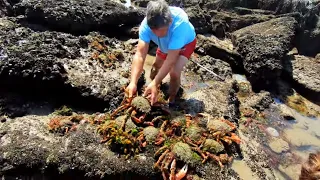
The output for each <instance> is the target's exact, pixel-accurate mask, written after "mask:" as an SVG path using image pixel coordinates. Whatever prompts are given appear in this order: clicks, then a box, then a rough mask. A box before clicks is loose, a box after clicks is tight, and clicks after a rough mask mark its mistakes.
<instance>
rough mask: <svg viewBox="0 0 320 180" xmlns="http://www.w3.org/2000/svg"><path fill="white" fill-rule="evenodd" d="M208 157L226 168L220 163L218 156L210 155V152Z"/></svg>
mask: <svg viewBox="0 0 320 180" xmlns="http://www.w3.org/2000/svg"><path fill="white" fill-rule="evenodd" d="M207 155H208V156H209V157H210V158H211V159H213V160H215V161H217V162H218V163H219V165H220V167H221V168H223V167H224V166H223V164H222V163H221V161H220V158H219V157H218V156H216V155H214V154H210V153H209V152H207Z"/></svg>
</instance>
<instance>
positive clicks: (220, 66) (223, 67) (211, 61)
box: [186, 55, 232, 81]
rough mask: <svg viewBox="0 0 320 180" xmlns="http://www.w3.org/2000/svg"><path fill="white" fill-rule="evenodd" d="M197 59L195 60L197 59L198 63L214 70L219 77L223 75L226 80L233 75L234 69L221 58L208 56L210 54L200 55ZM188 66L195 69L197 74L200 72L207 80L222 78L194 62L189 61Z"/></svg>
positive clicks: (188, 68)
mask: <svg viewBox="0 0 320 180" xmlns="http://www.w3.org/2000/svg"><path fill="white" fill-rule="evenodd" d="M197 60H198V61H197ZM197 60H194V61H196V62H197V63H199V64H201V65H202V66H204V67H206V68H207V69H209V70H210V71H212V72H214V73H215V74H217V75H218V76H219V77H221V78H222V79H223V80H225V79H226V78H231V77H232V69H231V67H230V65H229V64H228V63H227V62H224V61H221V60H219V59H215V58H213V57H211V56H208V55H206V56H203V57H200V58H198V59H197ZM186 68H187V70H189V71H193V72H195V73H196V74H199V75H200V77H201V79H203V80H205V81H207V80H220V79H219V77H217V76H215V75H213V74H211V73H210V72H208V71H207V70H205V69H203V68H201V67H200V66H198V65H196V64H195V63H193V62H189V63H188V64H187V66H186Z"/></svg>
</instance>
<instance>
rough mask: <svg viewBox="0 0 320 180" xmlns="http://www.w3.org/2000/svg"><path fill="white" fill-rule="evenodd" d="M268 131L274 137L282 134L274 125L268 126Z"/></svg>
mask: <svg viewBox="0 0 320 180" xmlns="http://www.w3.org/2000/svg"><path fill="white" fill-rule="evenodd" d="M266 131H267V133H268V134H269V135H270V136H273V137H278V136H279V135H280V134H279V132H278V131H277V130H276V129H275V128H273V127H267V128H266Z"/></svg>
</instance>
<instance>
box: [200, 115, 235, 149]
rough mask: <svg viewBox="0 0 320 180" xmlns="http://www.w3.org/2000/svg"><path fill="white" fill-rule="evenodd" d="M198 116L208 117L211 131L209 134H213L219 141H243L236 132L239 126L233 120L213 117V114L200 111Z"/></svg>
mask: <svg viewBox="0 0 320 180" xmlns="http://www.w3.org/2000/svg"><path fill="white" fill-rule="evenodd" d="M198 116H200V117H207V118H208V120H207V128H208V130H209V132H210V133H209V134H210V135H209V136H212V137H213V138H214V139H215V140H216V141H217V142H219V143H221V140H222V141H224V142H226V143H227V144H229V145H230V144H232V142H235V143H237V144H240V143H241V139H240V138H239V136H238V135H236V134H235V133H234V131H235V130H236V128H237V127H236V126H235V125H234V124H233V123H232V122H230V121H228V120H226V119H224V118H218V119H217V118H213V117H212V116H211V115H209V114H204V113H199V114H198Z"/></svg>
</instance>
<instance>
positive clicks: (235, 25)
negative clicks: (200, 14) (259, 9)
mask: <svg viewBox="0 0 320 180" xmlns="http://www.w3.org/2000/svg"><path fill="white" fill-rule="evenodd" d="M209 14H210V16H211V22H212V26H213V27H215V26H217V25H219V24H223V25H224V26H225V27H224V30H225V31H226V32H233V31H236V30H238V29H241V28H243V27H246V26H250V25H253V24H256V23H260V22H264V21H268V20H270V19H272V18H274V15H265V14H258V13H257V14H244V15H239V14H237V13H234V12H229V11H218V10H211V11H209ZM214 30H215V31H214V33H215V35H216V36H217V35H218V34H219V33H218V32H216V31H217V30H216V29H214ZM218 36H219V35H218Z"/></svg>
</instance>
